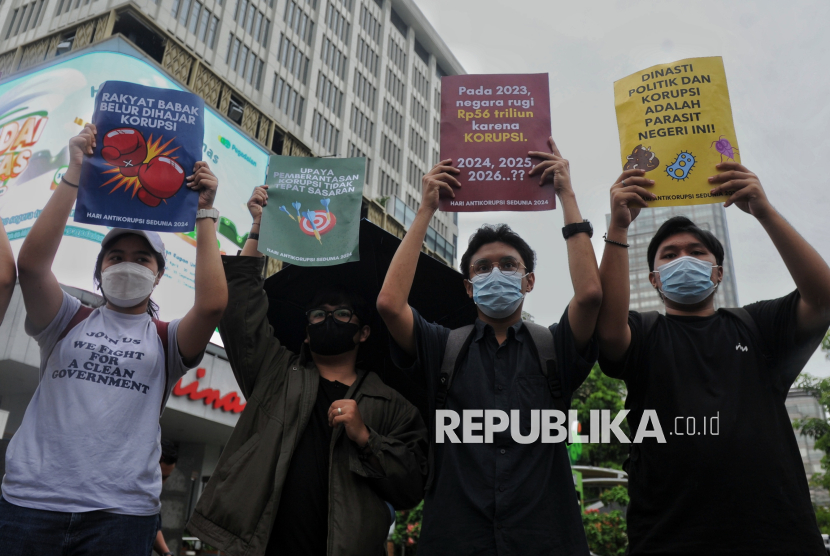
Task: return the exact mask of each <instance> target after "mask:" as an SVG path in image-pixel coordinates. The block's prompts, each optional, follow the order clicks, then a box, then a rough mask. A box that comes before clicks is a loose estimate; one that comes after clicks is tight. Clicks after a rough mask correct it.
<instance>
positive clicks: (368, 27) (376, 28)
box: [360, 4, 381, 44]
mask: <svg viewBox="0 0 830 556" xmlns="http://www.w3.org/2000/svg"><path fill="white" fill-rule="evenodd" d="M360 26H361V27H362V28H363V30H364V31H366V35H368V36H369V38H370V39H372V40H373V41H374V42H375V44H378V43H379V42H380V34H381V25H380V22H379V21H378V20H377V18H376V17H375V16H374V14H372V12H371V11H370V10H369V7H368V6H366V4H361V5H360Z"/></svg>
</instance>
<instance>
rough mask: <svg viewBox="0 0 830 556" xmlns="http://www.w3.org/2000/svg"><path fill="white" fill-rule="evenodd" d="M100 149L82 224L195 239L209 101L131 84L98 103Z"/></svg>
mask: <svg viewBox="0 0 830 556" xmlns="http://www.w3.org/2000/svg"><path fill="white" fill-rule="evenodd" d="M92 123H94V124H95V126H96V128H97V132H98V133H97V138H96V141H97V145H96V148H95V150H94V152H93V155H92V156H91V157H86V159H85V160H84V164H83V167H82V169H81V183H80V186H81V187H80V189H79V191H78V201H77V204H76V207H75V221H76V222H83V223H87V224H101V225H104V226H111V227H120V228H132V229H140V230H154V231H157V232H190V231H191V230H193V228H194V226H195V224H196V207H197V205H198V201H199V193H198V192H196V191H193V190H191V189H189V188H187V187H186V185H185V184H186V178H187V176H189V175H191V174H192V173H193V166H194V164H195V163H196V162H197V161H199V160H201V159H202V145H203V141H204V101H203V100H202V98H201V97H199V96H198V95H195V94H193V93H188V92H185V91H177V90H172V89H159V88H156V87H147V86H144V85H137V84H135V83H128V82H124V81H106V82H104V83H103V84H102V85H101V87H100V89H99V90H98V94H97V95H96V96H95V110H94V112H93V115H92Z"/></svg>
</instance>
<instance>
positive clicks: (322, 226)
mask: <svg viewBox="0 0 830 556" xmlns="http://www.w3.org/2000/svg"><path fill="white" fill-rule="evenodd" d="M309 212H313V213H314V226H312V225H311V221H310V220H309V219H308V218H306V217H305V216H303V217H301V218H300V229H301V230H302V231H303V233H304V234H306V235H310V236H313V235H314V227H315V226H316V227H317V232H318V233H319V234H320V235H323V234H325V233H326V232H330V231H331V230H332V228H334V226H335V224H337V218H335V216H334V214H332V213H331V212H326V211H324V210H315V211H309ZM304 214H307V213H304Z"/></svg>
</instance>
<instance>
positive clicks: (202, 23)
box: [199, 9, 210, 42]
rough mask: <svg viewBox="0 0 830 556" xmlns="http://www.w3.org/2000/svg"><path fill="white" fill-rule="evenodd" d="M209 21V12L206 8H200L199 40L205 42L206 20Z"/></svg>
mask: <svg viewBox="0 0 830 556" xmlns="http://www.w3.org/2000/svg"><path fill="white" fill-rule="evenodd" d="M209 21H210V12H209V11H207V10H206V9H203V10H202V17H201V18H200V19H199V42H205V37H206V36H207V28H208V22H209Z"/></svg>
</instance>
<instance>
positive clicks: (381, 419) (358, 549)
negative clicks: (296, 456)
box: [187, 256, 427, 556]
mask: <svg viewBox="0 0 830 556" xmlns="http://www.w3.org/2000/svg"><path fill="white" fill-rule="evenodd" d="M262 261H263V259H262V258H257V257H241V256H240V257H223V262H224V265H225V275H226V277H227V279H228V294H229V298H228V306H227V309H226V310H225V315H224V316H223V317H222V322H221V323H220V325H219V331H220V333H221V335H222V341H223V342H224V343H225V350H226V352H227V354H228V359H229V360H230V363H231V367H232V368H233V372H234V375H235V376H236V380H237V382H238V383H239V388H240V389H241V391H242V393H243V394H244V396H245V398H246V400H247V405H246V407H245V410H244V411H243V412H242V414H241V415H240V418H239V422H238V423H237V424H236V428H234V431H233V433H232V434H231V438H230V440H229V441H228V444H227V446H225V449H224V451H223V452H222V456H221V457H220V458H219V462H218V464H217V466H216V470H215V471H214V473H213V475H212V476H211V478H210V481H208V484H207V486H206V487H205V491H204V493H203V494H202V496H201V498H200V499H199V502H198V504H197V505H196V510H195V511H194V513H193V516H192V517H191V519H190V522H189V523H188V525H187V528H188V530H189V531H190V532H191V533H193V534H195V535H196V536H198V537H199V538H201V539H202V540H204V541H205V542H207V543H209V544H211V545H213V546H216V547H217V548H220V549H221V550H223V551H225V552H227V553H228V554H231V555H233V556H261V555H263V554H264V553H265V549H266V547H267V545H268V537H269V536H270V534H271V529H272V527H273V524H274V517H275V516H276V515H277V508H278V506H279V504H280V494H281V493H282V487H283V482H284V481H285V477H286V474H287V472H288V467H289V465H290V464H291V457H292V455H293V453H294V449H295V448H296V446H297V443H298V441H299V439H300V436H301V435H302V433H303V431H304V430H305V427H306V424H307V423H308V421H309V418H310V416H311V411H312V408H313V407H314V403H315V400H316V398H317V388H318V383H319V376H320V375H319V373H318V371H317V368H316V367H315V366H314V362H313V361H312V360H311V358H310V357H309V358H305V357H301V356H298V355H297V354H295V353H292V352H291V351H289V350H288V349H286V348H285V347H284V346H282V345H280V342H279V340H277V338H275V337H274V334H273V329H272V327H271V325H270V324H269V323H268V318H267V313H268V297H267V295H266V293H265V291H264V290H263V288H262V286H263V280H262V277H261V271H262ZM347 397H348V398H353V399H355V401H356V402H357V406H358V408H359V410H360V414H361V416H362V417H363V421H364V422H365V423H366V426H367V427H368V428H369V433H370V435H369V443H368V445H367V448H364V449H363V450H361V449H360V448H359V447H358V446H357V445H356V444H355V443H354V442H352V441H351V440H349V438H348V436H346V434H345V432H344V431H343V427H342V426H341V427H338V428H337V429H335V430H334V432H333V434H332V440H331V446H330V452H329V454H330V464H329V515H328V522H329V527H328V556H347V555H348V556H355V555H360V556H364V555H366V556H371V555H380V554H384V553H385V542H386V537H387V533H388V531H389V526H390V524H391V523H390V522H391V517H390V513H389V508H388V507H387V506H386V504H385V501H386V502H389V503H390V504H392V505H393V506H394V507H395V509H398V510H402V509H408V508H411V507H413V506H415V505H417V504H418V502H419V501H420V500H421V498H423V488H424V482H425V479H426V473H427V457H426V454H427V431H426V427H425V426H424V423H423V420H422V419H421V416H420V414H419V413H418V411H417V409H416V408H415V407H414V406H413V405H412V404H410V403H409V402H408V401H406V400H405V399H404V398H403V396H401V395H400V394H399V393H398V392H396V391H395V390H393V389H391V388H389V387H388V386H386V385H385V384H383V382H382V381H381V380H380V378H379V377H378V376H377V375H376V374H374V373H372V372H366V371H358V378H357V380H355V382H354V384H353V385H352V386H351V387H350V388H349V391H348V394H347ZM372 455H373V456H375V457H371V456H372ZM372 462H374V465H373V463H372ZM378 463H379V464H380V466H379V467H376V465H377V464H378Z"/></svg>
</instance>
